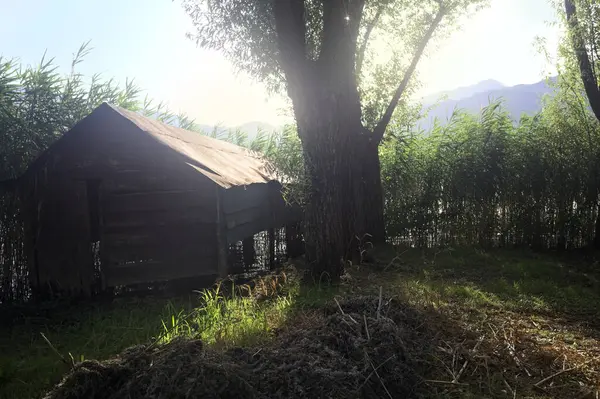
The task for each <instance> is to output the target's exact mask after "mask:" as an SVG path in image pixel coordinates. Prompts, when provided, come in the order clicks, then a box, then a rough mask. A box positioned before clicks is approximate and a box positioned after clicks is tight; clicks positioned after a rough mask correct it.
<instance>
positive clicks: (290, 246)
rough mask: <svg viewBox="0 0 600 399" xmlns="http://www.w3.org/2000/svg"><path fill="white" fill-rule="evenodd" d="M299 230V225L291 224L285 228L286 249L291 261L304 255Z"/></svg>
mask: <svg viewBox="0 0 600 399" xmlns="http://www.w3.org/2000/svg"><path fill="white" fill-rule="evenodd" d="M299 230H300V224H299V223H290V224H288V225H287V226H285V248H286V252H287V257H288V258H289V259H294V258H297V257H299V256H300V255H302V253H303V248H302V239H301V236H300V231H299Z"/></svg>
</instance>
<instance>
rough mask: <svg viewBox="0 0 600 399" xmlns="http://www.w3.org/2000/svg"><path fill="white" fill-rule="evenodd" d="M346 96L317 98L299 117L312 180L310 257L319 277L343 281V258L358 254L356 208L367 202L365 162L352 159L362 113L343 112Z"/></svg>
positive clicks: (307, 240)
mask: <svg viewBox="0 0 600 399" xmlns="http://www.w3.org/2000/svg"><path fill="white" fill-rule="evenodd" d="M343 98H344V97H343V96H332V95H331V94H328V95H326V96H323V97H322V98H321V101H318V100H317V99H316V98H315V97H313V100H317V101H316V103H319V104H320V105H321V106H318V107H315V108H312V110H313V112H311V113H310V114H306V116H304V117H302V118H298V117H297V118H296V119H297V123H298V132H299V134H300V137H301V138H302V146H303V151H304V159H305V169H306V176H307V178H308V179H309V182H308V183H309V188H308V189H309V192H308V193H307V195H308V203H307V205H306V208H305V235H304V237H305V243H306V258H307V261H308V263H309V265H310V267H311V271H312V277H313V278H314V279H315V280H317V281H323V280H327V281H333V282H335V281H337V280H338V279H339V276H340V275H341V274H342V273H343V268H344V261H345V260H346V259H349V258H351V257H352V256H353V248H354V245H355V240H354V236H355V235H356V230H355V228H356V223H355V221H356V220H358V219H360V217H361V213H360V212H361V211H360V209H357V207H356V206H355V204H356V203H360V202H361V201H362V199H361V198H360V197H357V196H360V194H361V193H360V190H357V186H358V185H357V182H358V181H359V179H357V176H359V174H358V173H359V171H358V170H357V167H358V166H360V163H359V162H355V160H354V159H353V155H354V153H355V151H353V146H354V142H353V141H352V137H353V136H354V134H355V132H357V131H359V129H362V125H361V124H360V114H358V115H355V114H353V113H352V112H344V110H350V109H351V108H350V107H346V106H344V103H343ZM332 102H333V103H332ZM317 109H318V111H317ZM357 216H358V219H357Z"/></svg>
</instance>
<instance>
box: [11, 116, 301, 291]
mask: <svg viewBox="0 0 600 399" xmlns="http://www.w3.org/2000/svg"><path fill="white" fill-rule="evenodd" d="M18 187H19V193H20V196H21V199H22V203H23V208H22V214H23V219H24V225H25V236H26V242H25V248H26V252H27V260H28V264H29V269H30V273H29V275H30V280H31V285H32V287H33V289H34V292H35V291H42V292H44V291H46V290H52V291H53V292H54V291H56V290H58V291H61V292H64V291H67V292H69V293H71V294H76V293H83V294H90V293H91V292H92V286H93V285H94V282H95V281H97V280H98V279H99V280H100V281H101V285H102V287H117V286H124V285H131V284H138V283H146V282H156V281H165V280H173V279H181V278H189V277H197V276H225V275H227V274H228V273H229V271H230V270H229V265H228V263H227V248H228V246H229V245H230V244H231V243H235V242H238V241H240V240H242V239H244V238H246V237H252V236H253V235H254V234H256V233H258V232H261V231H265V230H269V229H273V228H278V227H282V226H284V225H286V224H290V223H294V222H297V221H298V219H299V216H298V211H297V209H292V208H290V207H288V206H287V205H286V204H285V202H284V201H283V199H282V197H281V192H280V185H279V183H278V182H277V181H276V180H275V178H274V175H273V171H272V170H271V168H270V167H269V165H268V163H267V162H265V161H264V160H263V159H261V157H260V156H259V155H258V154H256V153H253V152H251V151H249V150H247V149H244V148H241V147H238V146H236V145H233V144H230V143H226V142H223V141H219V140H216V139H212V138H209V137H206V136H203V135H201V134H199V133H195V132H191V131H187V130H183V129H180V128H177V127H173V126H170V125H167V124H164V123H161V122H158V121H156V120H152V119H149V118H146V117H143V116H141V115H139V114H137V113H134V112H131V111H127V110H125V109H122V108H119V107H115V106H112V105H109V104H102V105H101V106H99V107H98V108H97V109H95V110H94V111H93V112H92V113H91V114H90V115H89V116H87V117H86V118H84V119H83V120H81V121H80V122H79V123H78V124H77V125H76V126H75V127H73V128H72V129H71V130H70V131H69V132H67V133H65V134H64V135H63V136H62V137H61V138H60V139H59V140H57V141H56V142H55V143H54V144H53V145H52V146H51V147H49V148H48V149H47V150H46V151H45V152H44V153H43V154H42V155H41V156H40V157H39V158H37V159H36V160H35V161H34V162H33V163H32V165H30V167H29V169H28V170H27V171H26V173H25V174H24V175H23V176H22V177H21V178H20V179H19V184H18Z"/></svg>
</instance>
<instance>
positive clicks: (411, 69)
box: [373, 5, 446, 142]
mask: <svg viewBox="0 0 600 399" xmlns="http://www.w3.org/2000/svg"><path fill="white" fill-rule="evenodd" d="M445 14H446V8H445V7H444V6H442V5H440V8H439V10H438V12H437V14H436V15H435V18H434V19H433V21H432V22H431V25H430V26H429V28H428V29H427V31H426V32H425V35H423V38H422V39H421V41H420V42H419V45H418V46H417V50H416V51H415V54H414V55H413V59H412V61H411V63H410V65H409V66H408V69H407V70H406V73H405V74H404V78H403V79H402V81H401V82H400V85H399V86H398V88H397V89H396V92H395V93H394V96H393V97H392V99H391V101H390V103H389V105H388V106H387V109H386V110H385V113H384V114H383V116H382V117H381V119H380V120H379V122H378V123H377V126H375V129H374V130H373V136H374V139H375V140H376V141H377V142H380V141H381V139H382V138H383V134H384V133H385V130H386V129H387V127H388V125H389V123H390V121H391V120H392V115H393V114H394V111H395V110H396V107H397V106H398V102H399V101H400V97H402V94H404V91H405V90H406V87H407V86H408V82H409V81H410V78H412V76H413V74H414V73H415V70H416V69H417V64H418V63H419V60H420V59H421V57H422V56H423V52H424V51H425V48H426V47H427V44H428V43H429V41H430V40H431V38H432V37H433V34H434V33H435V31H436V29H437V28H438V26H439V25H440V23H441V22H442V19H443V18H444V15H445Z"/></svg>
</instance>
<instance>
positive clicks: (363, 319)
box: [46, 297, 425, 399]
mask: <svg viewBox="0 0 600 399" xmlns="http://www.w3.org/2000/svg"><path fill="white" fill-rule="evenodd" d="M380 302H381V304H380ZM419 324H421V323H420V320H419V318H418V317H417V315H416V314H415V313H414V311H411V310H410V309H409V308H405V307H403V306H401V304H399V303H396V302H394V303H392V302H391V301H389V300H386V299H385V298H384V299H383V300H381V299H380V298H377V297H358V298H353V299H351V300H343V301H340V302H339V303H333V304H331V305H330V306H328V307H327V308H326V309H325V312H324V315H323V317H318V318H317V321H315V320H314V319H313V320H312V322H310V323H302V322H300V323H298V324H296V325H294V326H293V330H292V329H291V327H290V329H289V330H286V331H284V332H282V333H281V334H280V335H279V336H278V337H277V338H276V339H275V340H274V342H273V343H272V344H271V345H270V346H268V347H264V348H260V349H259V348H250V349H248V348H236V349H231V350H227V351H225V352H222V351H215V350H212V349H210V348H206V347H204V346H203V344H202V342H200V341H198V340H187V339H178V340H175V341H172V342H171V343H169V344H167V345H164V346H158V347H152V346H138V347H133V348H130V349H128V350H126V351H125V352H124V353H122V354H121V355H120V356H118V357H117V358H115V359H112V360H109V361H105V362H97V361H85V362H82V363H80V364H79V365H77V366H76V367H75V368H74V370H73V371H71V372H70V373H69V374H68V375H67V376H66V377H65V378H64V380H63V381H62V382H61V383H60V384H59V385H58V386H57V387H55V388H54V389H53V390H52V391H51V392H50V393H49V394H48V395H47V396H46V398H47V399H75V398H90V399H94V398H95V399H113V398H115V399H116V398H242V397H243V398H317V397H322V398H386V397H395V398H396V397H400V398H407V397H414V391H415V388H416V386H417V384H418V382H419V378H418V376H417V373H416V372H415V363H414V360H413V359H414V358H415V357H416V356H414V355H416V354H415V353H414V352H415V351H422V350H423V348H424V347H425V346H424V345H422V343H423V342H424V341H423V338H422V337H421V334H419V333H418V331H417V330H418V329H419V328H418V327H416V326H418V325H419ZM419 342H420V343H421V344H419Z"/></svg>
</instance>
